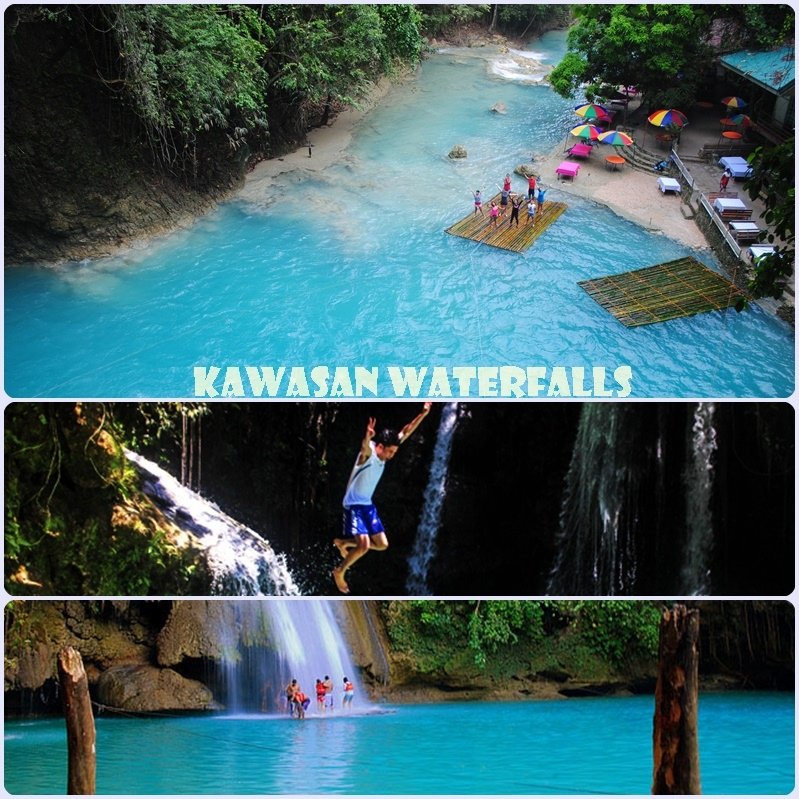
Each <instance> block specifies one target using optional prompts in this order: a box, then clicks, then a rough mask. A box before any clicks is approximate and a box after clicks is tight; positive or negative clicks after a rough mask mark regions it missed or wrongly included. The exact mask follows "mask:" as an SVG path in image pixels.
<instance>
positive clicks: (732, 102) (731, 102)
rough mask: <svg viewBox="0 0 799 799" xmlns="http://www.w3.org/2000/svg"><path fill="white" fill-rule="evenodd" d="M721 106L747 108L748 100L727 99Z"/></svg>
mask: <svg viewBox="0 0 799 799" xmlns="http://www.w3.org/2000/svg"><path fill="white" fill-rule="evenodd" d="M721 104H722V105H726V106H727V108H746V100H744V99H743V98H742V97H725V98H724V99H723V100H722V101H721Z"/></svg>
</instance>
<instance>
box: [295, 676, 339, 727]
mask: <svg viewBox="0 0 799 799" xmlns="http://www.w3.org/2000/svg"><path fill="white" fill-rule="evenodd" d="M334 690H335V689H334V688H333V681H332V680H331V679H330V676H329V675H327V674H325V679H324V680H321V679H317V680H316V709H317V711H318V712H319V713H327V712H328V711H330V712H331V713H332V712H333V706H334V704H335V702H334ZM354 695H355V686H354V685H353V684H352V682H351V681H350V680H349V679H348V678H347V677H345V678H344V682H343V686H342V694H341V709H342V710H343V711H344V712H347V711H349V710H350V709H351V707H352V698H353V696H354ZM286 704H287V706H288V711H289V716H291V717H292V718H295V717H296V718H298V719H304V718H305V712H306V711H307V710H308V707H309V705H310V704H311V697H309V696H308V694H306V693H305V692H304V691H303V690H302V688H301V687H300V684H299V683H298V682H297V680H296V679H293V680H292V681H291V682H290V683H289V684H288V685H287V686H286Z"/></svg>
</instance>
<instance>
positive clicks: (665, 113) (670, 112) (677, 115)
mask: <svg viewBox="0 0 799 799" xmlns="http://www.w3.org/2000/svg"><path fill="white" fill-rule="evenodd" d="M647 119H648V120H649V121H650V122H651V123H652V124H653V125H657V126H658V127H659V128H668V127H669V126H671V125H675V126H676V127H678V128H681V127H683V126H685V125H687V124H688V117H687V116H685V114H683V112H682V111H678V110H677V109H676V108H665V109H661V110H660V111H655V113H654V114H650V115H649V116H648V117H647Z"/></svg>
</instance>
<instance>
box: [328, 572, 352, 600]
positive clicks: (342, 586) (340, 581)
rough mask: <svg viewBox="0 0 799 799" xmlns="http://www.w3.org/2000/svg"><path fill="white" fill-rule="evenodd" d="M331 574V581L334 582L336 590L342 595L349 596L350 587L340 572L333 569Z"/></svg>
mask: <svg viewBox="0 0 799 799" xmlns="http://www.w3.org/2000/svg"><path fill="white" fill-rule="evenodd" d="M331 574H332V575H333V580H335V583H336V588H338V590H339V591H341V593H342V594H349V592H350V587H349V586H348V585H347V581H346V580H345V579H344V575H343V574H342V572H340V571H339V570H338V569H333V571H332V572H331Z"/></svg>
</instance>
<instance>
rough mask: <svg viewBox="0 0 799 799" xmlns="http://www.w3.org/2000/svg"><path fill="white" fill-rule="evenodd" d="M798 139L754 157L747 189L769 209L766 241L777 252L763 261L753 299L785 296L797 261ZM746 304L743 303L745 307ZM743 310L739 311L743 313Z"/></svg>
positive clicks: (752, 290)
mask: <svg viewBox="0 0 799 799" xmlns="http://www.w3.org/2000/svg"><path fill="white" fill-rule="evenodd" d="M794 156H795V148H794V137H793V136H791V138H790V139H787V140H786V141H784V142H783V143H782V144H780V145H778V146H776V147H758V148H757V149H756V150H755V151H754V153H752V155H751V156H750V158H749V160H750V162H751V163H752V177H751V178H749V180H747V181H746V183H745V184H744V188H745V189H746V191H747V192H748V194H749V196H750V197H751V198H752V199H754V198H756V197H761V198H762V199H763V202H764V203H765V206H766V213H765V214H764V217H763V219H764V220H765V222H766V224H768V225H769V232H768V234H767V236H766V241H768V242H770V243H771V244H773V245H774V249H775V251H774V252H773V253H769V254H767V255H764V256H763V257H762V258H760V259H759V260H758V261H757V263H756V264H755V274H754V277H753V278H752V280H751V281H750V283H749V291H750V293H751V295H752V296H753V297H774V298H775V299H779V298H780V297H782V295H783V293H784V291H785V287H786V284H787V282H788V278H790V276H791V275H792V274H793V270H794V262H795V259H796V216H795V214H796V186H795V183H794V170H795V160H794ZM743 305H744V303H741V304H740V307H743ZM740 307H739V310H740Z"/></svg>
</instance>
